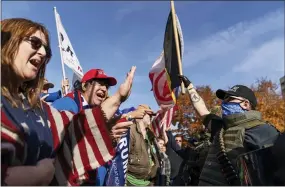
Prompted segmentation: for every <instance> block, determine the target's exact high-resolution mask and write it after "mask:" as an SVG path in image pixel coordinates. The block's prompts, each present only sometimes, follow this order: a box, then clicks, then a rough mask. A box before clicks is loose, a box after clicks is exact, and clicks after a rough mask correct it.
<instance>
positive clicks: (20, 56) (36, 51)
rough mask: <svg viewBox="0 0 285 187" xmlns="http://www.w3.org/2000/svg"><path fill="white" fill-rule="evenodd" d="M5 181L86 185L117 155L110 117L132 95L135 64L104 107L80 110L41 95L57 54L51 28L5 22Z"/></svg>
mask: <svg viewBox="0 0 285 187" xmlns="http://www.w3.org/2000/svg"><path fill="white" fill-rule="evenodd" d="M1 35H2V44H1V49H2V50H1V57H2V58H1V92H2V95H1V158H2V163H1V168H2V171H1V176H2V180H1V183H2V185H3V184H4V185H5V184H6V185H22V186H23V185H50V184H53V185H80V184H82V183H83V182H84V181H85V180H88V177H89V176H88V173H87V172H88V171H90V170H94V169H96V168H97V167H99V166H100V165H103V164H104V163H105V162H107V161H108V160H110V159H111V158H112V157H113V154H114V150H113V147H112V141H111V139H110V137H109V131H108V129H110V128H106V124H107V123H106V122H108V121H109V119H110V118H111V117H112V116H113V115H114V114H115V112H116V111H117V109H118V108H119V106H120V104H121V103H122V102H124V101H125V100H126V99H127V97H128V96H129V94H130V90H131V85H132V81H133V76H134V72H135V69H136V68H135V67H132V69H131V71H130V72H129V73H128V76H127V78H126V80H125V82H124V83H123V84H122V85H121V86H120V87H119V89H118V91H117V92H116V93H115V94H114V95H113V96H111V97H109V98H108V99H107V100H106V101H105V102H104V103H102V104H101V106H100V107H94V108H92V109H87V110H84V111H82V112H80V113H79V114H77V115H74V114H72V113H70V112H67V111H66V112H59V111H57V110H55V109H54V108H52V107H50V106H49V105H48V104H46V103H45V102H42V101H41V100H40V97H39V96H40V92H41V90H42V87H43V80H44V74H45V69H46V65H47V63H48V62H49V60H50V58H51V49H50V40H49V35H48V31H47V29H46V28H45V27H44V26H43V25H41V24H39V23H36V22H33V21H31V20H27V19H21V18H15V19H6V20H3V21H1Z"/></svg>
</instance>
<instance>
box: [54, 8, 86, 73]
mask: <svg viewBox="0 0 285 187" xmlns="http://www.w3.org/2000/svg"><path fill="white" fill-rule="evenodd" d="M55 16H56V21H57V24H58V29H57V32H58V35H59V40H60V50H61V53H62V61H63V63H64V64H66V65H67V66H68V67H69V68H70V69H72V71H73V72H74V73H76V74H77V75H78V76H79V77H83V70H82V67H81V65H80V63H79V60H78V59H77V56H76V54H75V52H74V49H73V47H72V45H71V42H70V40H69V38H68V36H67V33H66V31H65V29H64V27H63V25H62V23H61V19H60V15H59V14H58V13H57V12H56V13H55Z"/></svg>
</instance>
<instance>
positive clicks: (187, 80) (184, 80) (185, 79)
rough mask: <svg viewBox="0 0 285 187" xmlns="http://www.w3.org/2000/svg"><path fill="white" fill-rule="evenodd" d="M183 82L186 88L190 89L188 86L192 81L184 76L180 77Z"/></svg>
mask: <svg viewBox="0 0 285 187" xmlns="http://www.w3.org/2000/svg"><path fill="white" fill-rule="evenodd" d="M178 77H179V79H180V81H181V82H183V83H184V85H185V87H186V88H188V86H189V85H190V84H191V81H190V80H189V79H188V78H187V77H186V76H184V75H178Z"/></svg>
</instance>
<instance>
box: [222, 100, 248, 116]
mask: <svg viewBox="0 0 285 187" xmlns="http://www.w3.org/2000/svg"><path fill="white" fill-rule="evenodd" d="M245 111H246V110H244V109H243V108H241V106H240V104H239V103H231V102H224V101H223V103H222V112H223V113H222V116H223V117H225V116H228V115H231V114H238V113H244V112H245Z"/></svg>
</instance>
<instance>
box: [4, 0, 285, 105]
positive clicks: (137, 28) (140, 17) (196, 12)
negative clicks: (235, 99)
mask: <svg viewBox="0 0 285 187" xmlns="http://www.w3.org/2000/svg"><path fill="white" fill-rule="evenodd" d="M53 7H56V8H57V11H58V13H59V14H60V16H61V21H62V23H63V26H64V28H65V30H66V32H67V34H68V36H69V39H70V40H71V43H72V46H73V49H74V50H75V53H76V55H77V58H78V59H79V61H80V64H81V66H82V67H83V71H84V72H86V71H88V70H90V69H92V68H101V69H104V71H105V72H106V73H107V74H108V75H112V76H114V77H116V78H117V80H118V85H117V86H115V87H111V89H110V92H111V94H113V93H114V92H115V91H116V90H117V89H118V87H119V85H120V84H121V83H122V82H123V81H124V79H125V77H126V74H127V72H128V71H129V70H130V68H131V66H132V65H135V66H137V71H136V74H135V78H134V84H133V88H132V93H131V96H130V97H129V99H128V100H127V101H126V102H125V103H123V105H122V106H121V108H125V107H131V106H135V107H136V106H138V105H139V104H143V103H144V104H148V105H150V106H151V108H153V109H154V110H157V109H158V108H159V107H158V105H157V103H156V101H155V99H154V97H153V93H152V92H151V91H150V90H151V83H150V80H149V78H148V73H149V70H150V68H151V67H152V65H153V63H154V61H155V60H156V58H158V56H159V55H160V53H161V51H162V48H163V38H164V31H165V25H166V21H167V17H168V14H169V10H170V2H168V1H154V2H152V1H138V2H135V1H125V2H119V1H108V2H100V1H85V2H83V1H80V2H79V1H2V18H1V19H5V18H12V17H24V18H28V19H31V20H33V21H37V22H41V23H43V24H44V25H45V26H46V27H47V29H48V30H49V32H50V38H51V48H52V51H53V57H52V59H51V61H50V63H49V64H48V66H47V71H46V77H47V79H48V80H49V81H50V82H52V83H54V84H55V88H54V89H52V90H51V91H56V90H58V89H59V88H60V81H61V79H62V70H61V61H60V53H59V50H58V38H57V31H56V24H55V17H54V12H53ZM175 8H176V13H177V15H178V17H179V20H180V24H181V27H182V32H183V36H184V43H185V50H184V56H183V61H182V64H183V65H182V66H183V73H184V75H186V76H187V77H188V78H189V79H190V80H191V81H192V82H193V83H194V85H210V86H211V87H212V88H213V90H217V89H219V88H222V89H227V88H228V87H230V86H233V85H235V84H244V85H247V86H250V85H251V84H252V83H254V82H255V81H256V80H257V79H258V78H261V77H267V78H268V79H271V80H272V81H274V82H276V83H278V84H279V79H280V78H281V77H282V76H283V75H284V2H282V1H279V2H278V1H249V2H246V1H241V2H238V1H235V2H230V1H228V2H227V1H220V2H219V1H212V2H211V1H208V2H206V1H205V2H199V1H176V2H175ZM65 71H66V73H67V76H68V77H69V80H70V81H71V79H72V71H71V70H70V69H69V68H68V67H67V66H66V67H65Z"/></svg>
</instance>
